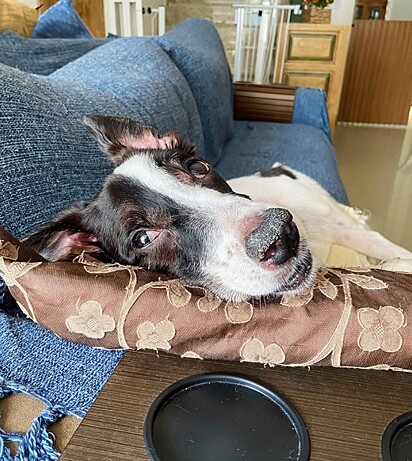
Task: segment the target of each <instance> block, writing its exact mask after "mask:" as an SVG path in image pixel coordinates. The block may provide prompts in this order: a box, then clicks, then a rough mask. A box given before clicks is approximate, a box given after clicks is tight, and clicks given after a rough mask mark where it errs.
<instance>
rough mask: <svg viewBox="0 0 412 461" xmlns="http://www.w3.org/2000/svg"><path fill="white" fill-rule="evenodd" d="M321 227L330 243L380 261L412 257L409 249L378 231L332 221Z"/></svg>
mask: <svg viewBox="0 0 412 461" xmlns="http://www.w3.org/2000/svg"><path fill="white" fill-rule="evenodd" d="M321 227H322V231H321V232H322V235H323V236H324V238H325V240H326V241H327V242H329V243H331V244H334V245H341V246H344V247H348V248H351V249H352V250H355V251H357V252H359V253H362V254H364V255H367V256H371V257H373V258H377V259H379V260H381V261H383V260H386V259H394V258H402V259H412V253H411V252H410V251H408V250H406V249H405V248H402V247H401V246H399V245H396V244H394V243H392V242H391V241H389V240H388V239H386V238H385V237H384V236H383V235H382V234H380V233H379V232H376V231H370V230H366V229H365V230H363V229H350V228H346V227H343V226H340V225H339V224H332V223H327V224H324V225H321ZM318 231H319V229H318Z"/></svg>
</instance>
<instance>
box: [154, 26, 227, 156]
mask: <svg viewBox="0 0 412 461" xmlns="http://www.w3.org/2000/svg"><path fill="white" fill-rule="evenodd" d="M156 40H157V41H158V42H159V43H160V45H161V46H162V47H163V49H164V50H165V51H166V52H167V53H168V54H169V56H170V57H171V58H172V59H173V61H174V62H175V64H176V65H177V67H178V68H179V69H180V71H181V72H182V74H183V75H184V76H185V78H186V80H187V82H188V83H189V86H190V88H191V90H192V92H193V95H194V97H195V99H196V104H197V108H198V110H199V114H200V118H201V120H202V125H203V135H204V140H205V152H204V153H203V152H201V153H202V155H203V156H204V157H205V158H206V159H207V160H208V161H209V162H210V163H212V164H215V163H216V162H217V161H218V160H219V159H220V157H221V155H222V148H223V145H224V143H225V142H226V141H227V140H228V139H230V137H231V136H232V134H233V85H232V76H231V73H230V69H229V65H228V62H227V59H226V55H225V50H224V48H223V45H222V41H221V39H220V37H219V34H218V33H217V31H216V29H215V27H214V26H213V24H212V23H211V22H209V21H206V20H204V19H187V20H186V21H183V22H181V23H180V24H178V25H177V26H175V27H174V28H173V29H172V30H170V31H169V32H167V33H166V35H164V36H163V37H156Z"/></svg>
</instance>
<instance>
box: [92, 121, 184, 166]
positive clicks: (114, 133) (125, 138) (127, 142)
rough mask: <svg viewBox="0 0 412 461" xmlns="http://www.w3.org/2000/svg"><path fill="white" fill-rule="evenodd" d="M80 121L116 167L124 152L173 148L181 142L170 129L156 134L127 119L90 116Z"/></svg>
mask: <svg viewBox="0 0 412 461" xmlns="http://www.w3.org/2000/svg"><path fill="white" fill-rule="evenodd" d="M83 122H84V124H85V125H86V127H87V129H88V130H89V131H90V133H91V134H92V135H93V136H94V137H95V138H96V140H97V142H98V143H99V146H100V148H101V149H102V150H103V152H105V153H106V154H107V155H108V156H109V158H110V159H111V160H112V162H113V163H114V164H115V165H116V166H117V165H119V164H120V163H122V160H123V158H124V155H125V153H126V152H127V151H129V152H130V150H148V149H173V148H176V147H178V146H180V145H181V143H182V141H181V139H180V137H179V136H178V135H176V134H175V133H173V132H169V133H167V134H166V135H165V136H162V137H160V136H158V135H157V134H156V132H155V131H154V130H153V128H150V127H149V126H147V125H144V124H143V123H140V122H136V121H135V120H132V119H130V118H125V117H108V116H104V115H91V116H87V117H85V118H84V119H83Z"/></svg>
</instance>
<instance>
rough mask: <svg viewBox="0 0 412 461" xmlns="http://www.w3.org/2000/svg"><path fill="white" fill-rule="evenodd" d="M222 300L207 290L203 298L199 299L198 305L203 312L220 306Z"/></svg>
mask: <svg viewBox="0 0 412 461" xmlns="http://www.w3.org/2000/svg"><path fill="white" fill-rule="evenodd" d="M221 302H222V300H221V299H220V298H218V297H217V296H215V295H214V294H213V293H210V292H209V291H207V292H206V293H205V296H203V298H200V299H198V300H197V307H198V309H199V310H200V311H201V312H205V313H206V312H212V311H214V310H215V309H217V308H218V307H219V306H220V303H221Z"/></svg>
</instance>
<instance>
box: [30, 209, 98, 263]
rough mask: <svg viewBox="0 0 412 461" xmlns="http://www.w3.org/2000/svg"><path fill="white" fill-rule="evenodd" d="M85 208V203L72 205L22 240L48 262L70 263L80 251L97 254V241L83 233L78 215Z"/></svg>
mask: <svg viewBox="0 0 412 461" xmlns="http://www.w3.org/2000/svg"><path fill="white" fill-rule="evenodd" d="M86 206H87V204H85V203H79V204H75V205H73V206H72V207H70V208H69V209H68V210H66V211H65V212H63V213H62V214H61V215H59V216H57V217H56V218H55V219H54V220H53V221H50V222H49V223H47V224H44V225H43V226H40V227H38V228H37V229H35V230H34V231H32V232H31V233H30V234H29V235H28V236H27V237H25V238H24V239H23V240H22V241H23V242H24V243H25V244H26V245H28V246H29V247H31V248H32V249H33V250H35V251H37V253H39V254H41V255H42V256H43V257H44V258H45V259H47V260H48V261H73V259H74V258H75V257H76V256H79V255H80V254H82V253H83V252H85V253H100V252H101V249H100V247H99V242H98V238H97V237H96V236H95V235H93V234H90V233H88V232H85V231H83V230H82V224H81V214H82V210H84V209H85V208H86Z"/></svg>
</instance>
